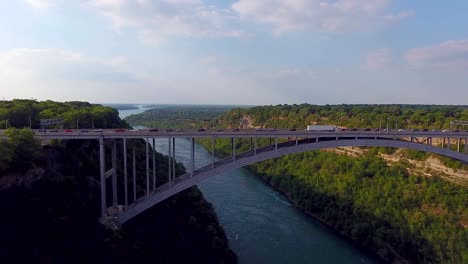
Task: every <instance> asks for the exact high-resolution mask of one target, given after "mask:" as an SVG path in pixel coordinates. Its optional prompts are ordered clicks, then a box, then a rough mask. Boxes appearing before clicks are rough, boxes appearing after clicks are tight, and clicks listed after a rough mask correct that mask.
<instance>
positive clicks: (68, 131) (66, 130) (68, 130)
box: [64, 129, 73, 133]
mask: <svg viewBox="0 0 468 264" xmlns="http://www.w3.org/2000/svg"><path fill="white" fill-rule="evenodd" d="M64 131H65V132H67V133H70V132H73V130H71V129H65V130H64Z"/></svg>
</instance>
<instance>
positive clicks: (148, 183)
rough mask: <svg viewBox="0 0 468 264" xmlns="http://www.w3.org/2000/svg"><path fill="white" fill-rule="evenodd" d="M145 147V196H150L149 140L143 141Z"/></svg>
mask: <svg viewBox="0 0 468 264" xmlns="http://www.w3.org/2000/svg"><path fill="white" fill-rule="evenodd" d="M145 145H146V196H148V197H149V195H150V180H149V138H146V139H145Z"/></svg>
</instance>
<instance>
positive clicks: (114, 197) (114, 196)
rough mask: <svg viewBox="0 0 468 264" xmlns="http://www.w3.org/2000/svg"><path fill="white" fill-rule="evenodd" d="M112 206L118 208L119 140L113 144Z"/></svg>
mask: <svg viewBox="0 0 468 264" xmlns="http://www.w3.org/2000/svg"><path fill="white" fill-rule="evenodd" d="M112 169H113V173H112V206H117V205H118V201H117V140H115V139H114V140H113V142H112Z"/></svg>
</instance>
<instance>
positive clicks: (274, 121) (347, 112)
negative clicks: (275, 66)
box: [219, 104, 468, 129]
mask: <svg viewBox="0 0 468 264" xmlns="http://www.w3.org/2000/svg"><path fill="white" fill-rule="evenodd" d="M244 116H249V117H251V118H252V119H253V120H254V123H253V125H255V126H263V127H276V128H291V127H296V128H305V127H306V126H307V125H310V124H314V123H316V124H334V125H337V126H345V127H350V128H352V127H360V128H365V127H371V128H378V127H379V126H380V125H381V127H382V128H386V126H387V120H388V125H389V128H390V129H393V128H395V127H397V128H407V129H410V128H434V129H443V128H444V129H445V128H448V127H449V125H450V121H453V120H468V106H438V105H324V106H318V105H309V104H302V105H277V106H258V107H253V108H249V109H234V110H231V111H229V112H228V113H226V114H224V115H223V116H221V117H220V118H219V119H220V120H222V121H221V124H223V125H225V126H227V125H233V126H237V125H238V124H239V120H240V119H242V118H243V117H244ZM467 129H468V128H467Z"/></svg>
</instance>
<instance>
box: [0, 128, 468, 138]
mask: <svg viewBox="0 0 468 264" xmlns="http://www.w3.org/2000/svg"><path fill="white" fill-rule="evenodd" d="M33 131H34V133H35V135H36V137H37V138H39V139H96V138H100V137H104V138H158V137H164V138H167V137H175V138H192V137H194V138H199V137H221V138H223V137H225V138H228V137H350V138H353V137H360V138H361V137H370V138H373V137H385V138H394V137H425V138H427V137H435V138H442V137H449V138H468V130H467V131H449V130H443V131H440V130H427V131H426V130H402V129H399V130H397V129H393V130H389V131H384V130H378V129H347V130H336V131H305V130H293V129H278V130H276V129H224V130H223V129H218V130H171V129H167V130H154V129H142V130H134V129H62V130H57V129H49V130H46V131H41V130H39V129H35V130H33ZM4 133H5V130H0V136H2V137H3V138H4V137H5V136H4Z"/></svg>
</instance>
